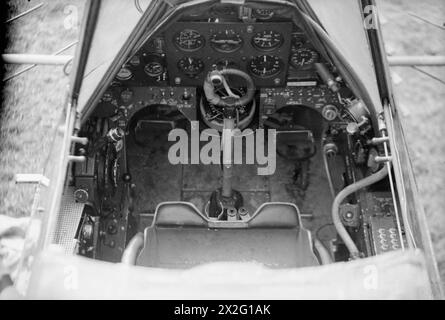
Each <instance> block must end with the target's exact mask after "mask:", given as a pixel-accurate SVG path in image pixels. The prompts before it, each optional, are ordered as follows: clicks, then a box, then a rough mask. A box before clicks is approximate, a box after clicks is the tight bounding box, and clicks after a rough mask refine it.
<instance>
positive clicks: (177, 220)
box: [154, 202, 208, 227]
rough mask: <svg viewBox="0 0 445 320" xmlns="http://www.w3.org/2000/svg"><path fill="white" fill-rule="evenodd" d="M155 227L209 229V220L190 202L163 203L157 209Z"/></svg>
mask: <svg viewBox="0 0 445 320" xmlns="http://www.w3.org/2000/svg"><path fill="white" fill-rule="evenodd" d="M154 225H155V226H165V227H167V226H187V227H207V225H208V221H207V219H206V218H205V217H204V216H203V215H201V213H200V212H199V211H198V209H197V208H196V207H195V206H194V205H192V204H191V203H189V202H163V203H160V204H159V205H158V207H157V208H156V214H155V218H154Z"/></svg>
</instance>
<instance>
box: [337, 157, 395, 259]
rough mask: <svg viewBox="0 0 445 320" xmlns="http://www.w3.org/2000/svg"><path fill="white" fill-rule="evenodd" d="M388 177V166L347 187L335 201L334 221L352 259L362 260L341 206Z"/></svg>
mask: <svg viewBox="0 0 445 320" xmlns="http://www.w3.org/2000/svg"><path fill="white" fill-rule="evenodd" d="M387 175H388V168H387V166H384V167H383V168H382V169H381V170H380V171H378V172H376V173H374V174H372V175H370V176H368V177H366V178H364V179H362V180H360V181H357V182H356V183H353V184H351V185H349V186H347V187H346V188H344V189H343V190H342V191H340V192H339V193H338V194H337V196H336V197H335V199H334V203H333V204H332V220H333V222H334V226H335V228H336V229H337V233H338V235H339V236H340V238H341V239H342V240H343V242H344V243H345V245H346V247H347V248H348V250H349V253H350V254H351V258H352V259H358V258H360V251H359V250H358V248H357V246H356V245H355V243H354V241H353V240H352V238H351V236H350V235H349V233H348V231H347V230H346V228H345V226H344V225H343V223H342V222H341V218H340V204H341V203H342V202H343V200H345V199H346V198H347V197H348V196H349V195H351V194H352V193H354V192H357V191H358V190H360V189H363V188H365V187H368V186H370V185H372V184H374V183H376V182H378V181H380V180H382V179H383V178H385V177H386V176H387Z"/></svg>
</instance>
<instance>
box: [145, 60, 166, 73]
mask: <svg viewBox="0 0 445 320" xmlns="http://www.w3.org/2000/svg"><path fill="white" fill-rule="evenodd" d="M144 71H145V73H146V74H147V75H148V76H150V77H159V76H160V75H161V74H162V73H163V72H164V66H163V65H162V64H161V63H160V62H158V61H152V62H149V63H147V64H146V65H145V67H144Z"/></svg>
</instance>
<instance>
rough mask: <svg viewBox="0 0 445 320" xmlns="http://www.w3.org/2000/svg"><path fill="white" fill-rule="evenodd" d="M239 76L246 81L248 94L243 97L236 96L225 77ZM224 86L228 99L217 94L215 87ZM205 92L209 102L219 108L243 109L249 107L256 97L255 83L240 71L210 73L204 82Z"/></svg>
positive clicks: (228, 70) (215, 71)
mask: <svg viewBox="0 0 445 320" xmlns="http://www.w3.org/2000/svg"><path fill="white" fill-rule="evenodd" d="M226 75H227V76H229V75H232V76H239V77H241V78H243V79H244V80H245V81H246V84H247V90H246V94H244V95H243V96H238V95H236V94H234V93H233V92H232V91H231V90H230V87H229V85H228V83H227V81H226V78H225V77H224V76H226ZM221 85H222V86H224V88H225V89H226V91H227V93H228V94H229V96H228V97H220V96H219V95H218V94H217V93H215V87H217V86H221ZM204 92H205V95H206V98H207V101H208V102H209V103H211V104H213V105H215V106H219V107H241V106H244V105H247V104H248V103H249V102H251V101H252V100H253V98H254V96H255V84H254V83H253V80H252V78H251V77H250V76H249V75H248V74H247V73H245V72H244V71H241V70H238V69H223V70H214V71H211V72H209V74H208V75H207V77H206V79H205V81H204Z"/></svg>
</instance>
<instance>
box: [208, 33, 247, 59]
mask: <svg viewBox="0 0 445 320" xmlns="http://www.w3.org/2000/svg"><path fill="white" fill-rule="evenodd" d="M210 44H211V46H212V48H213V49H215V50H216V51H219V52H224V53H230V52H235V51H237V50H238V49H240V48H241V47H242V45H243V39H242V38H241V36H240V35H239V33H237V32H235V31H234V30H231V29H227V30H221V31H218V32H216V33H214V34H212V36H211V37H210Z"/></svg>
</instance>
